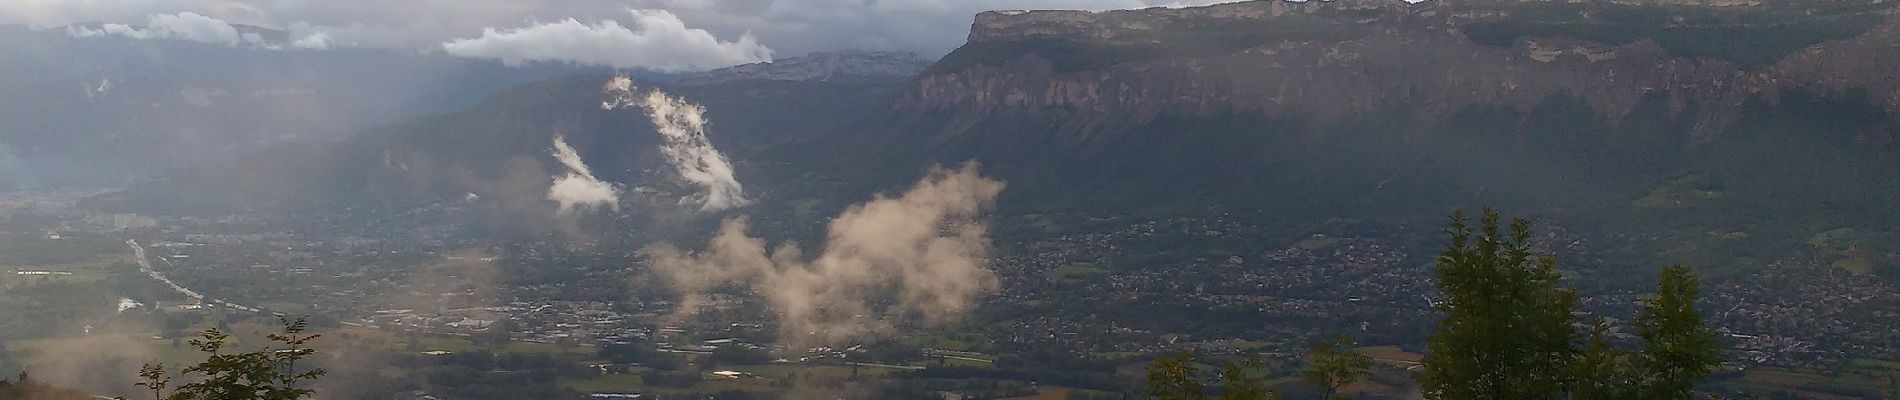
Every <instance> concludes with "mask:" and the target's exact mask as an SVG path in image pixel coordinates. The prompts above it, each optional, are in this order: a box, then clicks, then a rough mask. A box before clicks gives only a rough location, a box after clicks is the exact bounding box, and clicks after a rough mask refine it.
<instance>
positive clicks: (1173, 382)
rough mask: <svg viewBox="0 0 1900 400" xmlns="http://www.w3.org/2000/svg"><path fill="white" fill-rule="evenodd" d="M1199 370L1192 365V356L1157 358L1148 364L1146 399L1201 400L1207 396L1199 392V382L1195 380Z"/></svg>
mask: <svg viewBox="0 0 1900 400" xmlns="http://www.w3.org/2000/svg"><path fill="white" fill-rule="evenodd" d="M1199 374H1200V368H1199V367H1196V366H1195V365H1194V355H1193V354H1190V353H1188V352H1180V353H1175V354H1170V355H1166V356H1162V357H1161V358H1157V359H1155V360H1154V362H1152V363H1149V364H1148V397H1147V398H1148V399H1150V400H1202V399H1206V398H1207V395H1205V394H1203V393H1202V392H1201V381H1200V380H1197V379H1196V378H1195V375H1199Z"/></svg>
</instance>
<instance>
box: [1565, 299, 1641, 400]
mask: <svg viewBox="0 0 1900 400" xmlns="http://www.w3.org/2000/svg"><path fill="white" fill-rule="evenodd" d="M1609 330H1610V326H1609V324H1607V323H1604V322H1603V320H1602V319H1598V320H1597V321H1596V323H1594V324H1592V325H1591V329H1590V340H1589V342H1588V344H1587V345H1586V347H1584V349H1583V351H1582V353H1580V354H1578V355H1577V359H1576V360H1574V361H1572V362H1571V364H1570V371H1571V372H1570V374H1571V376H1572V377H1573V378H1574V379H1575V381H1574V382H1573V384H1572V386H1571V397H1570V398H1571V399H1572V400H1625V399H1631V398H1635V396H1636V384H1635V375H1637V374H1636V373H1635V371H1634V367H1635V366H1633V365H1630V360H1629V358H1630V354H1629V352H1627V351H1624V350H1623V349H1619V348H1616V347H1613V346H1611V345H1610V341H1609V338H1608V337H1607V335H1608V332H1609Z"/></svg>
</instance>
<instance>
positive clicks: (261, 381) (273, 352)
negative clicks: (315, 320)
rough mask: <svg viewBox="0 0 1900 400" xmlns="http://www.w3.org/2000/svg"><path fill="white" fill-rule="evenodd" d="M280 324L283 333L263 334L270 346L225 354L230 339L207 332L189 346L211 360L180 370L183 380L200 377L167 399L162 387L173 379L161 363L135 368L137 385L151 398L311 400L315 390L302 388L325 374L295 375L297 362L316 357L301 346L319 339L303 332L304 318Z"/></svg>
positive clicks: (212, 330) (320, 372)
mask: <svg viewBox="0 0 1900 400" xmlns="http://www.w3.org/2000/svg"><path fill="white" fill-rule="evenodd" d="M279 322H282V323H283V325H284V327H283V330H282V331H279V332H277V333H271V334H269V335H267V336H266V339H268V340H269V341H270V343H271V344H270V345H266V346H264V348H262V349H259V350H257V351H254V352H249V353H225V352H224V350H225V347H226V346H228V345H230V342H231V336H230V335H229V334H226V333H224V332H222V331H219V330H217V329H205V331H204V333H203V335H202V337H201V338H199V339H192V340H191V345H192V346H195V347H197V348H198V350H199V351H203V352H205V353H208V354H209V356H207V357H206V358H205V360H204V361H203V362H199V363H198V364H197V365H193V366H190V367H186V368H185V369H184V370H183V371H181V375H182V376H192V375H196V376H198V377H200V378H199V379H198V380H197V381H192V382H188V383H184V384H181V385H177V386H176V388H175V389H174V391H173V392H172V393H171V394H170V395H165V394H164V391H165V388H166V387H167V386H170V384H171V381H172V376H171V374H170V373H168V372H166V371H165V367H164V365H163V364H148V365H146V366H145V368H141V369H140V370H139V377H140V378H141V379H142V380H141V381H140V382H138V385H139V386H141V387H145V388H146V389H150V390H152V398H153V399H154V400H253V399H255V400H299V399H305V398H309V397H310V396H311V395H312V394H315V390H314V389H311V388H309V387H303V386H307V385H302V384H303V383H306V382H308V381H312V380H315V379H317V378H318V377H322V376H323V375H324V374H325V371H324V370H323V369H321V368H318V369H311V370H307V371H298V370H297V361H301V360H303V359H305V358H308V357H310V356H311V355H314V354H316V350H315V349H312V348H309V347H307V346H305V345H306V344H308V343H309V342H310V341H312V340H316V339H317V338H318V337H321V336H322V335H318V334H308V335H306V334H304V331H305V330H306V329H307V328H308V321H307V320H306V319H305V318H298V319H296V320H290V319H283V318H280V319H279Z"/></svg>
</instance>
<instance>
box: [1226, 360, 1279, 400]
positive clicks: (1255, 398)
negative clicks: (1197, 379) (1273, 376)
mask: <svg viewBox="0 0 1900 400" xmlns="http://www.w3.org/2000/svg"><path fill="white" fill-rule="evenodd" d="M1260 367H1261V362H1260V359H1259V358H1256V357H1247V359H1246V360H1244V361H1240V362H1230V363H1227V367H1226V368H1222V369H1221V371H1220V386H1221V389H1220V395H1218V396H1215V397H1214V398H1215V399H1218V400H1274V399H1278V398H1279V396H1276V395H1274V394H1273V390H1272V389H1268V388H1267V377H1265V376H1262V375H1261V374H1257V373H1254V370H1257V369H1260Z"/></svg>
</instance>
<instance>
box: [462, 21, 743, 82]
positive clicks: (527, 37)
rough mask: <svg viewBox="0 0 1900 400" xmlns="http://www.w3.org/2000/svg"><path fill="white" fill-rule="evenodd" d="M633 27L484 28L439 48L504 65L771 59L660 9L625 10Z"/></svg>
mask: <svg viewBox="0 0 1900 400" xmlns="http://www.w3.org/2000/svg"><path fill="white" fill-rule="evenodd" d="M630 12H631V13H632V14H633V27H632V28H628V27H626V26H621V25H620V22H618V21H614V20H604V21H600V22H598V23H595V24H593V25H588V24H584V23H581V22H580V21H579V20H576V19H573V18H568V19H565V20H561V21H558V22H552V23H545V24H535V25H531V26H528V27H523V28H519V29H510V30H496V29H495V28H486V29H484V30H483V31H482V35H481V37H476V38H467V39H455V40H450V41H448V42H444V43H442V50H443V51H445V52H448V53H449V54H452V55H456V56H462V57H477V58H492V59H498V60H501V61H502V62H503V63H505V64H508V65H520V64H523V63H528V62H569V63H575V64H581V65H593V66H608V67H615V68H647V69H653V70H658V71H669V72H671V71H690V70H705V69H713V68H719V67H726V66H732V65H738V64H748V63H755V62H764V61H771V60H772V49H771V48H768V47H766V46H765V45H762V44H759V42H758V39H756V38H753V37H752V35H751V34H745V35H741V36H740V37H739V39H738V40H736V41H723V40H720V39H719V38H718V37H716V36H713V34H712V33H710V32H707V31H706V30H703V29H694V28H688V27H687V26H686V22H684V21H681V20H680V18H679V16H677V15H674V14H673V13H672V12H669V11H665V10H631V11H630Z"/></svg>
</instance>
